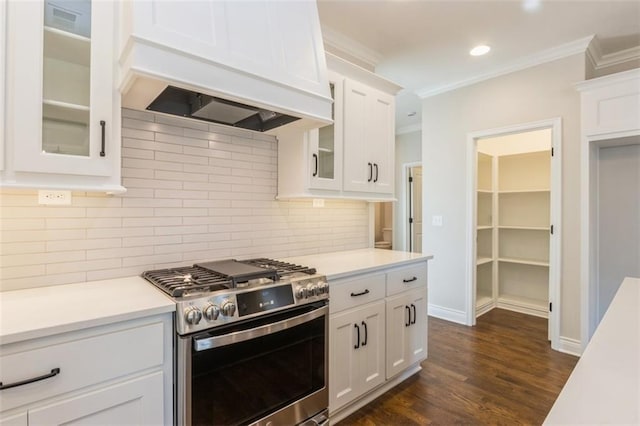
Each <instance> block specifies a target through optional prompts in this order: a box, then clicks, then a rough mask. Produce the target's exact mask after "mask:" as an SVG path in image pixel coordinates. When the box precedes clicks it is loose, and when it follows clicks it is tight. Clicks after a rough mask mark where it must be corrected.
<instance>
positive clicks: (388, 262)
mask: <svg viewBox="0 0 640 426" xmlns="http://www.w3.org/2000/svg"><path fill="white" fill-rule="evenodd" d="M428 259H433V255H427V254H421V253H409V252H406V251H395V250H384V249H374V248H367V249H359V250H349V251H338V252H332V253H321V254H311V255H307V256H298V257H289V258H286V259H282V260H283V261H285V262H290V263H296V264H298V265H306V266H311V267H314V268H316V270H317V271H318V273H319V274H324V275H326V276H327V279H329V280H335V279H338V278H344V277H348V276H350V275H354V274H361V273H364V272H369V271H375V270H376V269H379V268H384V267H390V266H400V265H403V264H407V263H413V262H416V261H420V260H425V261H426V260H428Z"/></svg>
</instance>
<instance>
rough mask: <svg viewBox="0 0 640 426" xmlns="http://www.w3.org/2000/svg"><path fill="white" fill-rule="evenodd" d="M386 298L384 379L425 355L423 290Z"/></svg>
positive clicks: (424, 303)
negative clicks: (385, 376) (385, 361)
mask: <svg viewBox="0 0 640 426" xmlns="http://www.w3.org/2000/svg"><path fill="white" fill-rule="evenodd" d="M425 290H426V289H424V288H422V289H420V288H419V289H416V290H412V291H410V292H407V293H403V294H401V295H399V296H394V297H390V298H388V299H387V365H386V375H387V379H390V378H391V377H393V376H395V375H397V374H399V373H401V372H402V371H404V370H405V369H406V368H407V367H409V366H410V365H412V364H414V363H415V362H418V361H420V360H422V359H424V358H426V356H427V294H426V293H427V292H426V291H425Z"/></svg>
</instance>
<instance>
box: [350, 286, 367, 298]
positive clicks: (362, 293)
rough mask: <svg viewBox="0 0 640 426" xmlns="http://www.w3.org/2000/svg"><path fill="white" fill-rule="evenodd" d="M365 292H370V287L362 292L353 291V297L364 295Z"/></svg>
mask: <svg viewBox="0 0 640 426" xmlns="http://www.w3.org/2000/svg"><path fill="white" fill-rule="evenodd" d="M365 294H369V289H368V288H367V289H365V290H364V291H361V292H360V293H351V297H358V296H364V295H365Z"/></svg>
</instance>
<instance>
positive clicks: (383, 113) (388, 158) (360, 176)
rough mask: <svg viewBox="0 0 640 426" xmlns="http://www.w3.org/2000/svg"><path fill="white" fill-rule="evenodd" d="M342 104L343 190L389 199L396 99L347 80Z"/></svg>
mask: <svg viewBox="0 0 640 426" xmlns="http://www.w3.org/2000/svg"><path fill="white" fill-rule="evenodd" d="M344 105H345V106H344V140H345V149H344V190H345V191H353V192H373V193H379V194H388V195H389V196H391V197H392V196H393V176H394V172H393V170H394V152H395V149H394V145H395V140H394V137H395V98H394V97H393V96H392V95H389V94H387V93H383V92H381V91H379V90H376V89H374V88H372V87H369V86H367V85H365V84H362V83H360V82H357V81H354V80H347V81H346V83H345V96H344Z"/></svg>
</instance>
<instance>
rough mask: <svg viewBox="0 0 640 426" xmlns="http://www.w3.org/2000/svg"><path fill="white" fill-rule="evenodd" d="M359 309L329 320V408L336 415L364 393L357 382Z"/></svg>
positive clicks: (333, 316) (358, 366) (334, 316)
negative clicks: (338, 410) (340, 409)
mask: <svg viewBox="0 0 640 426" xmlns="http://www.w3.org/2000/svg"><path fill="white" fill-rule="evenodd" d="M360 318H361V313H360V311H359V310H349V311H346V312H344V313H341V314H337V315H332V316H331V317H330V318H329V337H330V341H329V409H330V411H331V412H335V411H336V410H337V409H339V408H340V407H342V406H344V405H345V404H347V403H349V402H350V401H352V400H354V399H355V398H357V397H358V396H359V395H360V394H361V393H362V390H361V389H362V384H361V383H360V381H359V380H358V373H359V368H360V365H359V357H358V355H359V353H358V352H357V350H358V349H356V348H355V346H356V342H357V341H358V335H357V333H356V328H355V324H357V323H359V320H360Z"/></svg>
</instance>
